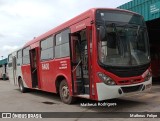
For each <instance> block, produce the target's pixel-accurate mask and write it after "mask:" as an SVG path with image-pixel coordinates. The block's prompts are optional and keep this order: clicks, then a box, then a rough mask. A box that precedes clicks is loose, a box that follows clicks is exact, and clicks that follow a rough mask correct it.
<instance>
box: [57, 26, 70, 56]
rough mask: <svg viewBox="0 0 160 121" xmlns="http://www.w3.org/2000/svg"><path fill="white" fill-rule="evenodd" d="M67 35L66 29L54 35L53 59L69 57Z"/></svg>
mask: <svg viewBox="0 0 160 121" xmlns="http://www.w3.org/2000/svg"><path fill="white" fill-rule="evenodd" d="M69 33H70V30H69V29H66V30H64V31H62V32H61V33H59V34H57V35H56V45H55V58H60V57H67V56H69Z"/></svg>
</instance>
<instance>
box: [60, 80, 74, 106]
mask: <svg viewBox="0 0 160 121" xmlns="http://www.w3.org/2000/svg"><path fill="white" fill-rule="evenodd" d="M59 94H60V98H61V100H62V101H63V102H64V103H66V104H71V103H73V102H74V101H75V98H74V97H72V96H70V94H69V89H68V84H67V81H66V80H63V81H61V83H60V88H59Z"/></svg>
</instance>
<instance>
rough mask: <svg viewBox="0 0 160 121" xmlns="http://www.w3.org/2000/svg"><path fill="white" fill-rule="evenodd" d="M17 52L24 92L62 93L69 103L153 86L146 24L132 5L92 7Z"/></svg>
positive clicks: (65, 100)
mask: <svg viewBox="0 0 160 121" xmlns="http://www.w3.org/2000/svg"><path fill="white" fill-rule="evenodd" d="M18 52H19V54H20V55H19V56H18V55H17V56H16V58H17V59H18V60H19V61H16V62H21V63H20V64H16V65H17V66H16V67H15V68H12V67H11V68H12V69H16V70H14V71H16V78H15V80H16V81H15V83H17V82H18V84H19V87H20V90H21V91H22V92H24V90H23V89H25V88H32V89H39V90H43V91H48V92H53V93H59V94H60V97H61V100H62V101H63V102H64V103H67V104H70V103H72V102H74V99H75V97H82V98H87V99H92V100H97V101H98V100H106V99H113V98H118V97H122V96H125V95H132V94H135V93H136V94H138V93H140V92H144V91H148V90H150V89H151V85H152V77H151V76H152V75H151V69H150V53H149V42H148V35H147V29H146V25H145V22H144V20H143V17H142V16H140V15H139V14H136V13H132V12H129V11H124V10H120V9H99V8H95V9H90V10H88V11H86V12H84V13H82V14H81V15H79V16H77V17H75V18H73V19H71V20H70V21H68V22H66V23H64V24H62V25H60V26H59V27H57V28H55V29H52V30H51V31H49V32H47V33H45V34H43V35H41V36H40V37H37V38H35V39H33V40H31V41H30V42H28V43H27V44H25V46H24V47H23V48H22V49H21V51H17V54H18ZM9 57H10V56H9ZM10 60H11V61H12V63H13V62H15V61H13V59H10ZM18 70H19V72H18ZM10 72H13V71H10ZM17 72H18V73H17ZM11 76H12V77H13V79H14V77H15V76H14V74H11Z"/></svg>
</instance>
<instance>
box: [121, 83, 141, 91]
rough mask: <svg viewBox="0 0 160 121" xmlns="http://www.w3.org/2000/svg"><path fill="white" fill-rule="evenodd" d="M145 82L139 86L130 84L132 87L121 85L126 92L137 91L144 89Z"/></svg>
mask: <svg viewBox="0 0 160 121" xmlns="http://www.w3.org/2000/svg"><path fill="white" fill-rule="evenodd" d="M142 86H143V84H141V85H137V86H130V87H121V88H122V91H123V92H124V93H130V92H136V91H140V90H141V89H142Z"/></svg>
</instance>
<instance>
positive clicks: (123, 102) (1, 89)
mask: <svg viewBox="0 0 160 121" xmlns="http://www.w3.org/2000/svg"><path fill="white" fill-rule="evenodd" d="M84 104H87V105H92V106H84ZM94 104H99V106H93V105H94ZM0 112H84V113H85V112H97V113H99V112H160V85H154V86H153V87H152V90H151V91H150V92H147V93H141V94H138V95H133V96H130V97H123V98H119V99H112V100H107V101H103V102H96V101H91V100H86V99H78V101H77V102H76V103H75V104H72V105H67V104H64V103H62V102H61V100H60V98H59V96H58V95H56V94H53V93H48V92H43V91H37V90H31V91H29V92H27V93H21V92H20V91H19V89H18V87H16V86H13V85H11V84H10V83H9V81H3V80H0ZM62 115H65V114H64V113H63V114H62ZM62 117H63V116H62ZM64 117H65V116H64ZM62 119H63V120H65V121H70V120H72V121H83V120H84V121H86V120H87V121H92V120H99V121H101V120H106V119H103V118H87V119H84V118H62ZM62 119H60V118H57V119H47V120H52V121H53V120H55V121H57V120H62ZM21 120H22V119H21ZM110 120H112V121H115V120H116V121H117V119H116V118H113V119H110ZM118 120H122V121H124V119H118ZM125 120H128V121H131V120H133V119H131V118H128V119H125ZM139 120H145V121H146V120H148V121H149V120H151V119H146V118H141V119H139ZM152 120H153V119H152ZM154 120H158V119H154Z"/></svg>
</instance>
